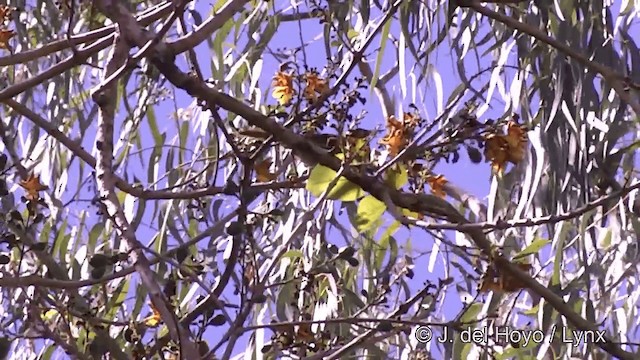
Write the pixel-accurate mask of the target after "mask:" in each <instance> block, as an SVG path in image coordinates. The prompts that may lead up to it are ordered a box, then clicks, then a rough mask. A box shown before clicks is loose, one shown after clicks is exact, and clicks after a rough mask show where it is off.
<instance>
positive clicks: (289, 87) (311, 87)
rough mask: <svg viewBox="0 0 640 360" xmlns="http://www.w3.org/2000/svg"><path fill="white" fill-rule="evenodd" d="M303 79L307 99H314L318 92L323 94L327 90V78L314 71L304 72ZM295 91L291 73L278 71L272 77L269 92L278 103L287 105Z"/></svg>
mask: <svg viewBox="0 0 640 360" xmlns="http://www.w3.org/2000/svg"><path fill="white" fill-rule="evenodd" d="M304 79H305V81H306V83H307V84H306V87H305V89H304V96H305V98H306V99H307V100H309V101H315V100H317V99H318V94H320V95H323V94H326V93H327V92H328V91H329V85H328V84H327V80H325V79H323V78H321V77H320V76H318V73H317V72H315V71H310V72H308V73H306V74H304ZM295 93H296V91H295V90H294V89H293V74H291V73H285V72H283V71H278V72H277V73H276V75H275V76H274V77H273V92H272V93H271V95H272V96H273V98H274V99H276V100H277V101H278V103H279V104H280V105H288V104H289V103H290V102H291V99H292V98H293V96H294V95H295Z"/></svg>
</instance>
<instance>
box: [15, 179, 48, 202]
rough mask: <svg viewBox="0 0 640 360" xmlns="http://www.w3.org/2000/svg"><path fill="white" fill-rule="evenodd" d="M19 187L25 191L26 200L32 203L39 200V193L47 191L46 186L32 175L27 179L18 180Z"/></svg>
mask: <svg viewBox="0 0 640 360" xmlns="http://www.w3.org/2000/svg"><path fill="white" fill-rule="evenodd" d="M20 186H22V188H24V189H25V190H26V192H27V196H25V197H26V198H27V200H29V201H34V202H37V201H38V200H40V194H39V192H40V191H43V190H47V189H49V187H47V186H46V185H42V184H41V183H40V177H39V176H35V175H34V174H29V177H28V178H26V179H24V180H20Z"/></svg>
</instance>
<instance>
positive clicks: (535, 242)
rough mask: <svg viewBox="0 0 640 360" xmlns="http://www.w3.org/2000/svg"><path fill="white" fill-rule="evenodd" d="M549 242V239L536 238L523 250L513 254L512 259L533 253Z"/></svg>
mask: <svg viewBox="0 0 640 360" xmlns="http://www.w3.org/2000/svg"><path fill="white" fill-rule="evenodd" d="M550 242H551V241H549V240H548V239H542V238H536V239H535V240H533V242H532V243H531V244H530V245H529V246H527V247H526V248H524V250H522V251H520V252H519V253H517V254H516V255H514V257H513V260H516V259H519V258H522V257H525V256H527V255H531V254H535V253H537V252H538V251H540V249H542V248H543V247H545V246H547V244H549V243H550Z"/></svg>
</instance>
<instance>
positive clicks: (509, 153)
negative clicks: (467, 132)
mask: <svg viewBox="0 0 640 360" xmlns="http://www.w3.org/2000/svg"><path fill="white" fill-rule="evenodd" d="M484 138H485V149H484V155H485V157H486V158H487V161H490V162H491V166H492V168H493V171H494V172H496V173H497V174H502V173H503V172H504V169H505V167H506V164H507V162H510V163H512V164H514V165H517V164H518V163H520V162H521V161H522V160H523V159H524V156H525V150H526V147H527V135H526V134H525V130H524V128H523V127H522V126H521V125H519V124H518V123H516V122H515V121H509V122H508V124H507V134H489V135H485V137H484Z"/></svg>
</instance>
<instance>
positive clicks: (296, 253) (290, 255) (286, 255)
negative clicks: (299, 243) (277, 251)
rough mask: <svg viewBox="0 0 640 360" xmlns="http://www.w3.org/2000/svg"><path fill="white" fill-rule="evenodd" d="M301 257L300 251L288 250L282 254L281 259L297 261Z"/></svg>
mask: <svg viewBox="0 0 640 360" xmlns="http://www.w3.org/2000/svg"><path fill="white" fill-rule="evenodd" d="M302 256H303V254H302V251H300V250H296V249H292V250H289V251H287V252H286V253H284V254H282V257H283V258H289V259H297V258H301V257H302Z"/></svg>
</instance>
